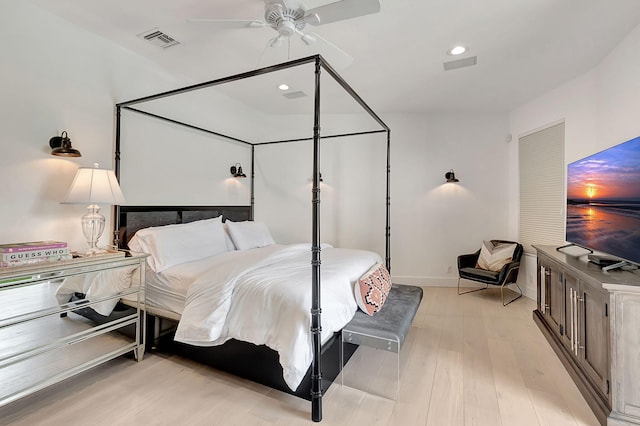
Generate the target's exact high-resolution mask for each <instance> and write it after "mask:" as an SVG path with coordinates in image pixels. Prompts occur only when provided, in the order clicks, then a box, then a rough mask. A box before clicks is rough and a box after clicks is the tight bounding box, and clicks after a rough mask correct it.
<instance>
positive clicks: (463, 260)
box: [458, 250, 480, 270]
mask: <svg viewBox="0 0 640 426" xmlns="http://www.w3.org/2000/svg"><path fill="white" fill-rule="evenodd" d="M478 256H480V250H478V251H476V252H475V253H471V254H461V255H460V256H458V270H460V269H462V268H475V266H476V263H478Z"/></svg>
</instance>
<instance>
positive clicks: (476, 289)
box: [458, 277, 489, 295]
mask: <svg viewBox="0 0 640 426" xmlns="http://www.w3.org/2000/svg"><path fill="white" fill-rule="evenodd" d="M488 288H489V284H485V287H480V288H474V289H472V290H468V291H463V292H462V293H460V277H458V295H461V294H467V293H473V292H474V291H480V290H486V289H488Z"/></svg>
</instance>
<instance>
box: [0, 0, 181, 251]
mask: <svg viewBox="0 0 640 426" xmlns="http://www.w3.org/2000/svg"><path fill="white" fill-rule="evenodd" d="M0 10H1V12H0V37H1V38H2V39H3V40H4V41H5V42H4V43H3V44H2V46H1V47H0V57H2V67H0V98H1V99H2V102H1V103H0V117H1V121H2V130H3V135H2V140H1V141H0V144H1V145H2V152H3V153H2V155H1V156H0V179H1V180H2V182H3V185H2V189H0V199H1V200H2V208H1V209H0V223H2V227H1V228H0V241H1V242H14V241H28V240H42V239H58V240H66V241H68V242H69V243H70V245H71V247H72V248H79V249H81V248H83V247H85V244H86V243H85V242H84V238H83V237H82V233H81V231H80V216H81V215H82V214H84V212H85V211H86V206H79V205H61V204H60V201H61V200H62V199H63V198H64V195H65V193H66V191H67V189H68V186H69V185H70V183H71V180H72V179H73V176H74V175H75V171H76V169H77V168H78V167H80V166H91V165H92V164H93V163H94V162H98V163H100V165H101V166H102V167H105V168H112V167H113V140H114V139H113V134H114V132H113V129H114V119H113V116H114V105H115V103H116V102H118V101H122V100H125V99H130V98H134V97H138V96H142V95H146V94H149V93H154V92H158V91H160V90H167V89H169V88H173V87H175V86H176V82H175V81H174V80H173V79H172V78H170V77H169V76H168V75H166V74H164V73H162V72H160V71H159V70H158V69H157V68H156V67H155V66H153V65H152V64H151V63H148V62H146V61H145V60H143V59H141V58H139V57H138V56H136V55H133V54H132V53H130V52H128V51H126V50H123V49H121V48H118V47H116V46H115V45H114V44H112V43H110V42H107V41H106V40H103V39H101V38H99V37H96V36H93V35H91V34H89V33H87V32H86V31H84V30H80V29H78V28H76V27H74V26H73V25H71V24H69V23H68V22H65V21H62V20H60V19H59V18H57V17H55V16H53V15H50V14H49V13H47V12H44V11H42V10H41V9H39V8H37V7H35V6H33V5H30V4H29V3H27V2H21V1H20V2H16V1H1V2H0ZM63 130H66V131H67V132H68V134H69V136H70V137H71V140H72V142H73V146H74V148H76V149H78V150H80V151H81V152H82V157H80V158H74V159H64V158H62V157H53V156H51V155H50V151H51V149H50V148H49V147H48V141H49V138H51V137H52V136H55V135H59V134H60V132H61V131H63ZM125 196H126V193H125ZM103 212H104V213H106V214H105V216H107V220H108V221H110V219H111V218H110V216H111V213H110V209H109V208H108V207H107V206H105V207H104V208H103ZM106 229H111V225H110V223H107V228H106ZM109 234H110V233H108V234H107V235H106V236H103V237H102V238H101V243H106V242H107V241H110V235H109Z"/></svg>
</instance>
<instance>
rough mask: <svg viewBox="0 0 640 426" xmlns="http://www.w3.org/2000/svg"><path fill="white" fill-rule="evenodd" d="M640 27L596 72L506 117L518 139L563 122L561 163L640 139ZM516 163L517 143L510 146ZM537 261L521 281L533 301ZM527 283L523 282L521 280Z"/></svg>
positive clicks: (514, 203) (514, 195)
mask: <svg viewBox="0 0 640 426" xmlns="http://www.w3.org/2000/svg"><path fill="white" fill-rule="evenodd" d="M639 49H640V26H638V27H636V28H635V29H634V30H633V31H632V32H631V33H630V34H629V35H628V36H627V37H626V38H625V39H624V40H623V41H622V42H621V43H620V44H619V45H618V46H617V47H616V48H615V49H614V50H613V51H612V52H611V54H609V56H608V57H607V58H606V59H604V60H603V61H602V62H601V63H600V64H599V65H598V66H597V67H596V68H594V69H593V70H591V71H589V72H588V73H586V74H584V75H582V76H580V77H578V78H576V79H574V80H572V81H569V82H567V83H566V84H564V85H562V86H560V87H558V88H556V89H554V90H552V91H550V92H548V93H546V94H544V95H543V96H540V97H539V98H536V99H534V100H532V101H530V102H528V103H526V104H524V105H522V106H521V107H519V108H517V109H516V110H514V111H513V112H512V113H511V114H510V129H511V133H512V134H513V136H514V140H517V139H518V138H519V137H520V136H522V135H525V134H527V133H530V132H531V131H534V130H538V129H541V128H544V127H548V126H549V124H552V123H556V122H558V121H562V120H564V122H565V163H571V162H573V161H576V160H578V159H580V158H582V157H585V156H587V155H590V154H593V153H595V152H598V151H601V150H603V149H605V148H608V147H610V146H613V145H616V144H618V143H621V142H624V141H627V140H629V139H632V138H634V137H636V136H638V135H640V120H638V104H639V103H640V79H638V75H640V56H639V55H638V51H639ZM510 157H511V162H512V163H515V164H517V159H518V149H517V143H514V144H512V145H511V152H510ZM510 181H511V182H512V186H511V188H510V194H511V197H510V200H511V201H510V211H511V212H512V213H511V214H510V217H511V218H512V222H511V224H510V226H511V233H517V227H518V220H517V219H518V171H517V169H513V170H512V171H511V177H510ZM535 268H536V265H535V258H534V257H533V256H527V257H526V259H525V267H524V270H523V271H521V273H520V280H519V281H520V282H523V283H524V284H526V286H527V293H528V295H529V296H530V297H532V298H535ZM522 280H525V281H522Z"/></svg>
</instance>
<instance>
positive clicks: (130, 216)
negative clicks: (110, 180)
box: [118, 206, 253, 249]
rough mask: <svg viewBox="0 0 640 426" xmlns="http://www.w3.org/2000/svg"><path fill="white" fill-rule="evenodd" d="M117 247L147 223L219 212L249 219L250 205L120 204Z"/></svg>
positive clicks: (166, 222) (168, 222) (172, 221)
mask: <svg viewBox="0 0 640 426" xmlns="http://www.w3.org/2000/svg"><path fill="white" fill-rule="evenodd" d="M119 210H120V213H119V218H120V222H119V227H118V231H119V235H118V247H119V248H124V249H126V248H127V243H128V242H129V240H130V239H131V237H133V235H134V234H135V233H136V231H137V230H138V229H142V228H148V227H150V226H163V225H173V224H176V223H189V222H193V221H196V220H202V219H211V218H214V217H218V216H220V215H222V218H223V220H226V219H231V220H232V221H234V222H240V221H243V220H251V219H252V216H253V215H252V214H251V206H120V208H119Z"/></svg>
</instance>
